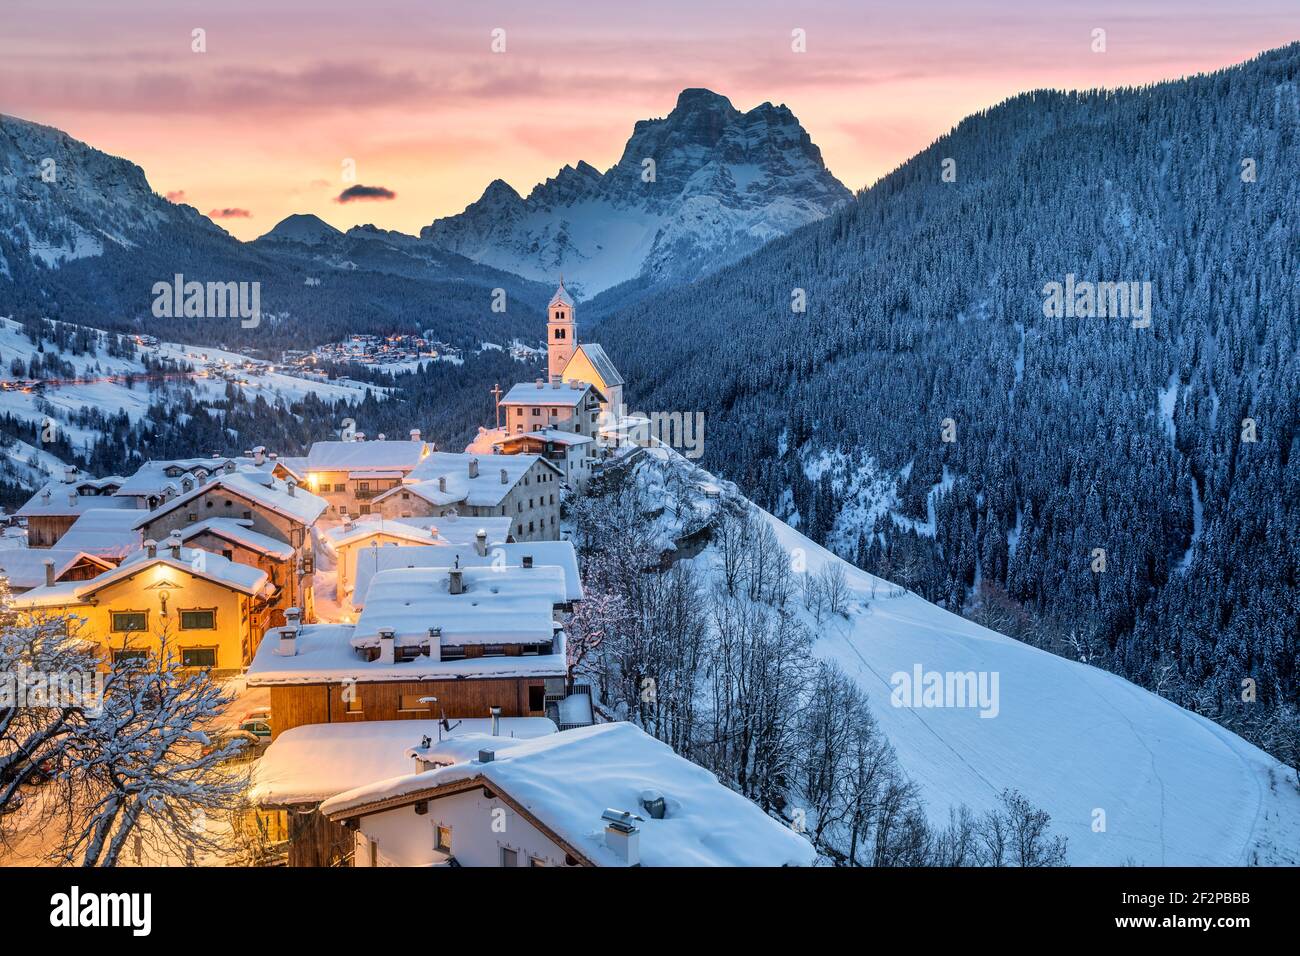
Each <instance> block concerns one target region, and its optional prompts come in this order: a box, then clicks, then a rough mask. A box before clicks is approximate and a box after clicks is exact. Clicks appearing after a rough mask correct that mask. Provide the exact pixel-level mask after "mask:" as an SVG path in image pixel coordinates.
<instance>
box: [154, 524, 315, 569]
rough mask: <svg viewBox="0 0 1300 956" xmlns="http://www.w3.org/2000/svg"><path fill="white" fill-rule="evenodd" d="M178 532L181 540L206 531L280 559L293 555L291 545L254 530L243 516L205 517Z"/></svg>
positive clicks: (284, 559) (187, 539) (186, 539)
mask: <svg viewBox="0 0 1300 956" xmlns="http://www.w3.org/2000/svg"><path fill="white" fill-rule="evenodd" d="M180 532H181V540H182V541H189V540H190V539H191V538H194V537H197V536H198V535H201V534H204V533H207V534H212V535H215V536H216V537H218V538H223V539H225V540H226V541H230V542H232V543H234V544H239V545H243V546H244V547H246V548H250V549H252V550H253V551H257V552H260V553H261V554H265V555H267V556H269V557H273V558H279V559H280V560H281V561H287V560H289V559H290V558H292V557H293V548H292V546H290V545H289V544H287V543H286V542H284V541H281V540H280V539H279V538H272V537H271V536H270V535H269V534H262V532H260V531H254V530H253V522H252V521H249V520H247V519H244V518H206V519H204V520H203V521H196V522H195V523H194V524H190V525H186V526H185V527H184V528H181V529H180Z"/></svg>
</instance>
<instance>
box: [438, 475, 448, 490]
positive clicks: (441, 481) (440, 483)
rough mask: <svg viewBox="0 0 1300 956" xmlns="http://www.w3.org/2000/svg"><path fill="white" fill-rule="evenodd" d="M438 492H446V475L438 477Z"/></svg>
mask: <svg viewBox="0 0 1300 956" xmlns="http://www.w3.org/2000/svg"><path fill="white" fill-rule="evenodd" d="M438 490H439V491H443V492H445V491H446V490H447V476H446V475H439V476H438Z"/></svg>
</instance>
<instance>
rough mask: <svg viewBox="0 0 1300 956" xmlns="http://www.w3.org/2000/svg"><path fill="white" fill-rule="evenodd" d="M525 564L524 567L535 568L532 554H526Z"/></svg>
mask: <svg viewBox="0 0 1300 956" xmlns="http://www.w3.org/2000/svg"><path fill="white" fill-rule="evenodd" d="M523 564H524V567H526V568H531V567H532V566H533V556H532V555H531V554H525V555H524V561H523Z"/></svg>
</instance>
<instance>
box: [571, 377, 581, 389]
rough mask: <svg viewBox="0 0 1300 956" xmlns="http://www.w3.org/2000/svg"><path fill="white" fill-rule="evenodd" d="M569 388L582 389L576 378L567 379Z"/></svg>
mask: <svg viewBox="0 0 1300 956" xmlns="http://www.w3.org/2000/svg"><path fill="white" fill-rule="evenodd" d="M569 388H582V383H581V382H579V381H578V380H577V379H576V378H571V379H569Z"/></svg>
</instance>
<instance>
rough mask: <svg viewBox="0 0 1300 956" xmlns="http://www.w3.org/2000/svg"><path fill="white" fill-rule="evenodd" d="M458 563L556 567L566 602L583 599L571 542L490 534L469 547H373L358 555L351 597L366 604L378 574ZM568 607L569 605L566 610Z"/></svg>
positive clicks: (466, 565) (354, 603)
mask: <svg viewBox="0 0 1300 956" xmlns="http://www.w3.org/2000/svg"><path fill="white" fill-rule="evenodd" d="M452 566H458V567H462V568H470V567H498V568H507V567H509V568H530V567H535V566H536V567H542V566H545V567H556V568H560V569H561V570H562V571H563V572H564V590H565V594H564V597H565V602H566V605H571V604H573V603H574V602H576V601H581V600H582V596H583V595H582V579H581V578H580V576H579V574H578V553H577V552H576V551H575V550H574V548H573V542H571V541H523V542H515V543H511V544H503V543H501V542H491V543H489V541H488V537H487V534H486V533H484V534H482V535H481V536H480V538H479V540H478V541H476V542H475V543H474V544H472V545H469V546H454V545H446V544H439V545H404V546H401V547H388V548H373V549H371V550H369V551H363V552H361V553H360V554H359V555H358V558H357V563H356V568H355V575H356V577H355V583H354V585H353V587H352V589H351V591H350V592H349V595H348V598H349V600H350V601H351V604H352V606H353V608H355V609H357V610H360V609H362V608H364V607H365V604H366V594H367V593H368V592H369V590H370V582H371V581H372V580H373V579H374V577H375V575H377V574H379V573H381V572H383V571H392V570H395V569H398V568H447V567H452ZM567 609H568V608H567V607H566V608H565V610H567Z"/></svg>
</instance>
